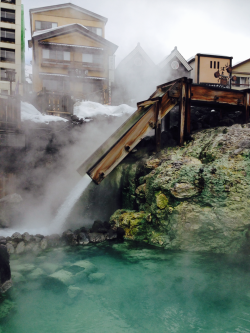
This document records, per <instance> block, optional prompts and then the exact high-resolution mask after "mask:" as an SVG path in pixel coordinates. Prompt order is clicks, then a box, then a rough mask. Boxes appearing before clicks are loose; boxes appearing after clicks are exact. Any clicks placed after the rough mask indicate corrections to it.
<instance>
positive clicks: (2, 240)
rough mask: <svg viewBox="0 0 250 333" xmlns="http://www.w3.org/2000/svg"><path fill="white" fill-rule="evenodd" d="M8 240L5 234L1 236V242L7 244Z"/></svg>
mask: <svg viewBox="0 0 250 333" xmlns="http://www.w3.org/2000/svg"><path fill="white" fill-rule="evenodd" d="M6 243H7V241H6V238H5V237H3V236H0V244H3V245H6Z"/></svg>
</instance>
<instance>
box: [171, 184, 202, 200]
mask: <svg viewBox="0 0 250 333" xmlns="http://www.w3.org/2000/svg"><path fill="white" fill-rule="evenodd" d="M197 193H198V189H197V188H196V187H195V186H193V185H192V184H189V183H180V184H178V183H176V184H174V187H173V188H172V189H171V194H172V195H173V196H174V197H175V198H178V199H184V198H191V197H193V196H194V195H196V194H197Z"/></svg>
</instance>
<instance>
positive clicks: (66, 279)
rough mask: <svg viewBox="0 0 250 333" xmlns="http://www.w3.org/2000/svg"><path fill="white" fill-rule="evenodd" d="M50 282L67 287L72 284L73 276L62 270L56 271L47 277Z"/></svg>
mask: <svg viewBox="0 0 250 333" xmlns="http://www.w3.org/2000/svg"><path fill="white" fill-rule="evenodd" d="M48 278H49V279H50V280H54V282H59V283H62V284H64V285H66V286H69V285H70V284H73V282H74V280H73V274H72V273H70V272H68V271H65V270H64V269H61V270H60V271H57V272H55V273H53V274H51V275H49V277H48Z"/></svg>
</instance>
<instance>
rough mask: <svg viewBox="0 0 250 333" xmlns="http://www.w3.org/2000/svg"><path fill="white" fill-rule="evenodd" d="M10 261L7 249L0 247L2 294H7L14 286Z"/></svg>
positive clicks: (0, 284) (0, 286)
mask: <svg viewBox="0 0 250 333" xmlns="http://www.w3.org/2000/svg"><path fill="white" fill-rule="evenodd" d="M9 260H10V256H9V253H8V251H7V247H6V246H5V245H0V293H3V292H6V291H7V290H8V289H9V288H10V287H11V285H12V282H11V271H10V261H9ZM0 313H1V312H0Z"/></svg>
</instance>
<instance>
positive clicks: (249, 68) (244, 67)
mask: <svg viewBox="0 0 250 333" xmlns="http://www.w3.org/2000/svg"><path fill="white" fill-rule="evenodd" d="M232 69H233V71H232V75H233V76H235V81H233V82H232V88H233V89H237V90H242V89H249V88H250V59H246V60H244V61H241V62H238V63H237V64H235V65H234V66H233V67H232Z"/></svg>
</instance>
